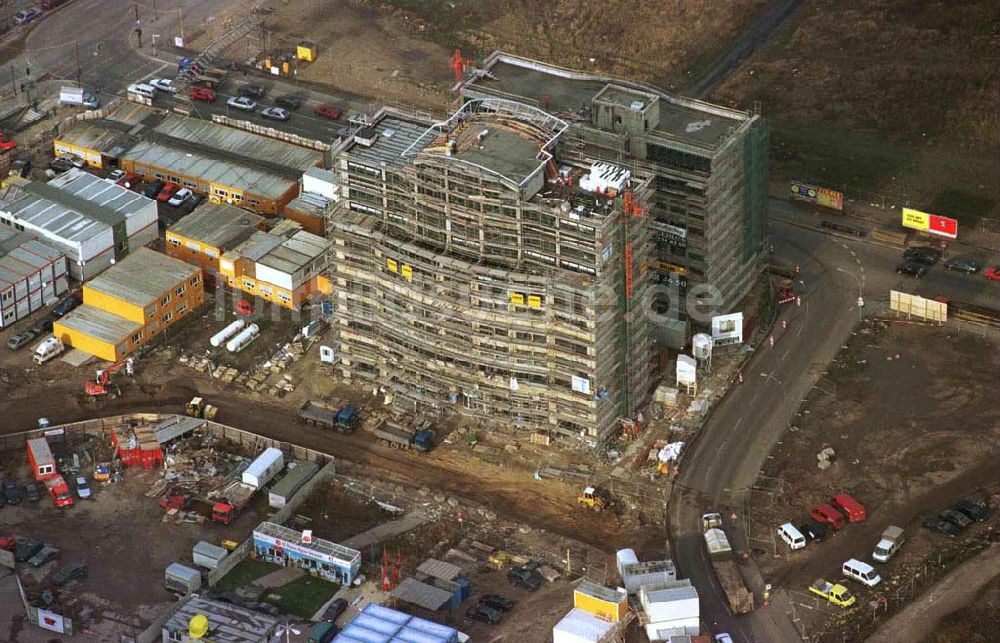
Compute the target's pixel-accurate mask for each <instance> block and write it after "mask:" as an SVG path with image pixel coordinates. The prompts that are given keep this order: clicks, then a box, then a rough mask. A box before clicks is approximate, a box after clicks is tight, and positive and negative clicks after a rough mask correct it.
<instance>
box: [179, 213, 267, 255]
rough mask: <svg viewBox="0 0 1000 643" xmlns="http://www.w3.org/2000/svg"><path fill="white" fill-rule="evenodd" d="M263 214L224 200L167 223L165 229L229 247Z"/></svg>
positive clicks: (260, 220)
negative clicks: (168, 224) (167, 225)
mask: <svg viewBox="0 0 1000 643" xmlns="http://www.w3.org/2000/svg"><path fill="white" fill-rule="evenodd" d="M262 221H264V217H262V216H260V215H257V214H254V213H252V212H248V211H246V210H244V209H242V208H237V207H235V206H232V205H227V204H225V203H205V204H203V205H200V206H198V207H197V208H195V210H194V212H192V213H191V214H189V215H187V216H186V217H183V218H182V219H181V220H180V221H178V222H177V223H175V224H174V225H172V226H170V228H169V229H168V232H172V233H174V234H176V235H179V236H181V237H184V238H186V239H191V240H192V241H197V242H199V243H202V244H204V245H207V246H211V247H213V248H220V249H222V250H228V249H229V248H231V247H233V246H235V245H236V244H238V243H240V242H242V241H244V240H246V239H247V238H249V236H250V235H251V234H253V231H254V230H256V229H257V226H259V225H260V224H261V222H262Z"/></svg>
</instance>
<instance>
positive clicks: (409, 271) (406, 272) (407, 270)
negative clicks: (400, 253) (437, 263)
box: [399, 263, 413, 281]
mask: <svg viewBox="0 0 1000 643" xmlns="http://www.w3.org/2000/svg"><path fill="white" fill-rule="evenodd" d="M399 274H401V275H403V277H404V278H405V279H408V280H410V281H412V280H413V268H411V267H410V265H409V264H406V263H404V264H403V265H402V267H401V268H400V269H399Z"/></svg>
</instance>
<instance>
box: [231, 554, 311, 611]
mask: <svg viewBox="0 0 1000 643" xmlns="http://www.w3.org/2000/svg"><path fill="white" fill-rule="evenodd" d="M276 569H281V568H280V567H278V566H277V565H274V564H272V563H265V562H262V561H259V560H251V559H249V558H248V559H247V560H244V561H242V562H240V563H238V564H237V565H236V567H233V569H232V570H231V571H230V572H229V573H228V574H226V575H225V576H223V577H222V578H221V579H220V580H219V582H218V583H216V585H215V588H216V589H218V590H220V591H224V592H231V591H233V590H235V589H237V588H239V587H243V586H244V585H247V584H248V583H250V582H251V581H255V580H257V579H258V578H260V577H261V576H264V575H266V574H270V573H271V572H273V571H274V570H276ZM310 616H311V614H310Z"/></svg>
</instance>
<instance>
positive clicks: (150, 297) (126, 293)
mask: <svg viewBox="0 0 1000 643" xmlns="http://www.w3.org/2000/svg"><path fill="white" fill-rule="evenodd" d="M200 270H201V269H200V268H198V267H197V266H192V265H191V264H189V263H185V262H184V261H181V260H180V259H174V258H173V257H168V256H167V255H165V254H160V253H159V252H156V251H155V250H150V249H149V248H145V247H142V248H139V249H138V250H136V251H135V252H133V253H132V254H130V255H129V256H127V257H125V258H124V259H122V260H121V261H119V262H118V263H116V264H115V265H113V266H111V267H110V268H108V269H107V270H105V271H104V272H102V273H101V274H99V275H98V276H96V277H94V278H93V279H91V280H90V281H88V282H87V283H86V286H87V287H89V288H91V289H93V290H96V291H98V292H101V293H104V294H106V295H108V296H110V297H114V298H116V299H120V300H122V301H126V302H128V303H130V304H133V305H135V306H139V307H140V308H145V307H146V306H149V305H150V304H153V303H156V302H157V301H159V300H160V298H161V297H163V295H164V293H166V292H167V291H169V290H170V289H171V288H173V287H174V286H175V285H176V284H177V283H178V282H181V281H184V280H186V279H190V278H191V277H193V276H194V275H196V274H198V273H199V272H200Z"/></svg>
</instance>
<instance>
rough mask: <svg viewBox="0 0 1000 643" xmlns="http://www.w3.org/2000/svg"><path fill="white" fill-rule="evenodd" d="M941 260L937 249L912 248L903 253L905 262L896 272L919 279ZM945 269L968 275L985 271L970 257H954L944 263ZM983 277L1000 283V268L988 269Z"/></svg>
mask: <svg viewBox="0 0 1000 643" xmlns="http://www.w3.org/2000/svg"><path fill="white" fill-rule="evenodd" d="M940 260H941V251H940V250H938V249H937V248H928V247H926V246H912V247H910V248H907V249H906V250H904V251H903V262H902V263H900V264H899V265H898V266H896V272H897V273H899V274H901V275H909V276H911V277H916V278H918V279H919V278H920V277H923V276H924V275H926V274H927V272H928V271H929V270H930V269H931V267H933V266H934V265H935V264H937V262H938V261H940ZM944 267H945V268H947V269H948V270H953V271H955V272H963V273H965V274H967V275H974V274H976V273H978V272H979V271H981V270H983V265H982V263H980V262H979V261H977V260H975V259H972V258H970V257H952V258H951V259H949V260H947V261H946V262H945V263H944ZM983 276H984V277H986V278H987V279H989V280H991V281H1000V266H992V267H989V268H986V270H983Z"/></svg>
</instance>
